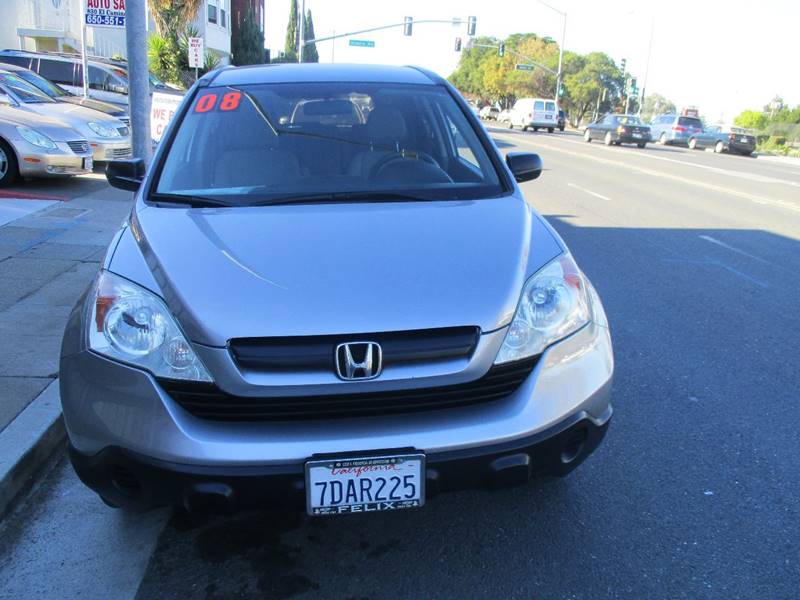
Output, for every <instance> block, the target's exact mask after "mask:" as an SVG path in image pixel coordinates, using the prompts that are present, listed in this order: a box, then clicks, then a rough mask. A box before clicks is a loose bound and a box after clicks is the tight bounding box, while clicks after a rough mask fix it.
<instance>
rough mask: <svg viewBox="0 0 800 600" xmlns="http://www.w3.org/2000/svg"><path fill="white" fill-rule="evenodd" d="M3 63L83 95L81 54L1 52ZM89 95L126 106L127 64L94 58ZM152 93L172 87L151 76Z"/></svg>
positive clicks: (91, 64) (92, 59)
mask: <svg viewBox="0 0 800 600" xmlns="http://www.w3.org/2000/svg"><path fill="white" fill-rule="evenodd" d="M0 62H5V63H11V64H15V65H19V66H21V67H25V68H26V69H30V70H32V71H35V72H36V73H38V74H39V75H41V76H42V77H44V78H45V79H48V80H49V81H52V82H53V83H56V84H58V85H60V86H61V87H63V88H64V89H65V90H67V91H69V92H72V93H73V94H80V95H82V94H83V64H82V62H81V57H80V55H77V54H62V53H54V52H31V51H27V50H0ZM88 68H89V80H88V84H89V96H91V97H92V98H95V99H97V100H101V101H103V102H108V103H111V104H116V105H118V106H123V107H127V105H128V68H127V63H125V62H121V61H111V60H109V59H101V58H97V57H92V58H91V59H90V60H89V61H88ZM150 87H151V89H153V90H169V89H170V88H169V87H168V86H167V85H166V84H165V83H164V82H162V81H161V80H159V79H158V78H157V77H156V76H155V75H153V74H152V73H151V74H150Z"/></svg>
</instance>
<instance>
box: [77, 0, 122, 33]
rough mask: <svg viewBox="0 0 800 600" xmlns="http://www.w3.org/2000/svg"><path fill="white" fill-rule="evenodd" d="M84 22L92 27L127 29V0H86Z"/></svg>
mask: <svg viewBox="0 0 800 600" xmlns="http://www.w3.org/2000/svg"><path fill="white" fill-rule="evenodd" d="M83 22H84V23H86V24H87V25H89V26H90V27H110V28H112V29H125V0H86V4H85V9H84V13H83Z"/></svg>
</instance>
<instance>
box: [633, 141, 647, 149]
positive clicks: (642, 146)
mask: <svg viewBox="0 0 800 600" xmlns="http://www.w3.org/2000/svg"><path fill="white" fill-rule="evenodd" d="M636 146H637V147H638V148H644V147H645V146H647V142H639V143H638V144H636Z"/></svg>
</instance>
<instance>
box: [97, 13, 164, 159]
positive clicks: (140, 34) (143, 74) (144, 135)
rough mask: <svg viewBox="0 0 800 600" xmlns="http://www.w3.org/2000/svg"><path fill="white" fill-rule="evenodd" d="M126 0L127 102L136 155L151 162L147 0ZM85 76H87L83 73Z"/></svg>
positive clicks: (134, 154)
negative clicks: (146, 21)
mask: <svg viewBox="0 0 800 600" xmlns="http://www.w3.org/2000/svg"><path fill="white" fill-rule="evenodd" d="M146 1H147V0H126V2H125V37H126V41H125V43H126V47H127V50H128V102H129V107H128V108H129V110H130V115H131V131H132V134H133V156H134V157H136V158H141V159H144V162H145V164H149V163H150V158H151V156H152V153H153V140H152V138H151V137H150V78H149V73H148V67H147V26H146V23H145V19H146V12H145V2H146ZM84 80H85V77H84Z"/></svg>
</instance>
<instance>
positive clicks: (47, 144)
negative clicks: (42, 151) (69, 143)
mask: <svg viewBox="0 0 800 600" xmlns="http://www.w3.org/2000/svg"><path fill="white" fill-rule="evenodd" d="M17 131H18V132H19V134H20V135H21V136H22V139H24V140H25V141H26V142H30V143H31V144H33V145H34V146H38V147H39V148H47V149H48V150H55V149H56V148H57V146H56V143H55V142H54V141H53V140H51V139H50V138H49V137H47V136H46V135H44V134H43V133H39V132H38V131H36V130H35V129H31V128H30V127H25V126H24V125H18V126H17Z"/></svg>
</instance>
